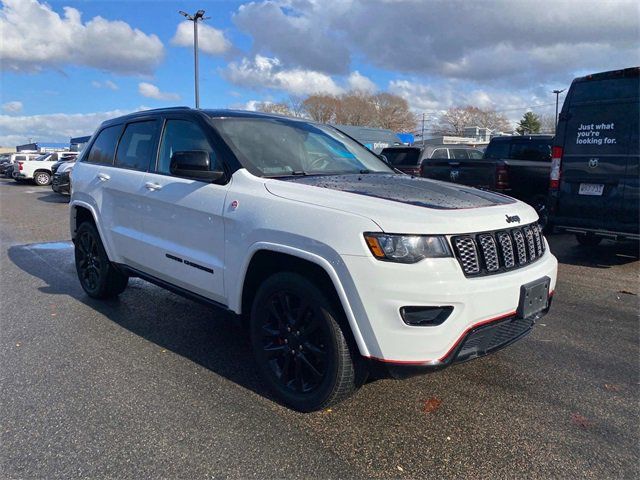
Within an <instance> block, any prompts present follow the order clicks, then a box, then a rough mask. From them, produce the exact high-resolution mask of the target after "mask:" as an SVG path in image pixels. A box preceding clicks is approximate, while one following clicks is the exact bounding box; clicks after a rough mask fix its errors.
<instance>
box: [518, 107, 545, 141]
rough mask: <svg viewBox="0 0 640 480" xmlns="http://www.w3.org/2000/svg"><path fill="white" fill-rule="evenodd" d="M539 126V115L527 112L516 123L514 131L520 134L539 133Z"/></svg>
mask: <svg viewBox="0 0 640 480" xmlns="http://www.w3.org/2000/svg"><path fill="white" fill-rule="evenodd" d="M541 126H542V124H541V123H540V117H539V116H538V115H536V114H535V113H533V112H527V113H525V114H524V115H523V116H522V120H520V122H519V123H518V127H517V128H516V132H518V133H519V134H520V135H528V134H531V133H540V127H541Z"/></svg>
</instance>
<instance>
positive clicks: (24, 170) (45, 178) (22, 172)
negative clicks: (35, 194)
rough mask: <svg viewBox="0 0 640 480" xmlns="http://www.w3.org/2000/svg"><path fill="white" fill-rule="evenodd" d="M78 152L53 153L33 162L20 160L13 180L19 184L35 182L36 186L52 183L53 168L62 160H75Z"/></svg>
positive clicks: (15, 167) (14, 170)
mask: <svg viewBox="0 0 640 480" xmlns="http://www.w3.org/2000/svg"><path fill="white" fill-rule="evenodd" d="M77 156H78V152H53V153H45V154H44V155H40V156H39V157H36V158H35V159H33V160H20V161H18V162H17V166H14V168H13V174H12V176H13V179H14V180H15V181H17V182H22V181H25V180H33V181H34V183H35V184H36V185H39V186H44V185H49V184H50V183H51V177H52V176H53V174H52V173H51V166H52V165H53V164H54V163H56V162H58V161H60V160H73V159H75V158H76V157H77Z"/></svg>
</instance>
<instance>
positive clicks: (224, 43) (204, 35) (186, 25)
mask: <svg viewBox="0 0 640 480" xmlns="http://www.w3.org/2000/svg"><path fill="white" fill-rule="evenodd" d="M171 44H172V45H176V46H179V47H190V48H193V22H190V21H185V22H180V23H179V24H178V28H177V29H176V33H175V35H174V36H173V38H172V39H171ZM230 49H231V42H230V41H229V40H228V39H227V38H226V37H225V36H224V33H223V32H222V31H221V30H218V29H215V28H213V27H210V26H209V25H207V24H206V23H199V24H198V50H199V51H201V52H203V53H207V54H209V55H221V54H223V53H226V52H228V51H229V50H230Z"/></svg>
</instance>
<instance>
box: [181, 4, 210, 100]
mask: <svg viewBox="0 0 640 480" xmlns="http://www.w3.org/2000/svg"><path fill="white" fill-rule="evenodd" d="M178 13H179V14H180V15H182V16H183V17H184V18H186V19H187V20H189V21H191V22H193V66H194V77H195V79H194V82H195V94H196V108H200V87H199V85H198V21H203V20H206V19H207V18H210V17H205V16H204V10H198V11H197V12H196V13H194V14H193V15H190V14H188V13H187V12H183V11H182V10H180V11H179V12H178Z"/></svg>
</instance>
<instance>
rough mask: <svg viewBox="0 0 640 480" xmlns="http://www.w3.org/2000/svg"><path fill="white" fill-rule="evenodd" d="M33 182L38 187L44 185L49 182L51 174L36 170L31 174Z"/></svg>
mask: <svg viewBox="0 0 640 480" xmlns="http://www.w3.org/2000/svg"><path fill="white" fill-rule="evenodd" d="M33 182H34V183H35V184H36V185H38V186H39V187H44V186H46V185H49V184H50V183H51V175H50V174H49V173H47V172H36V173H35V174H34V175H33Z"/></svg>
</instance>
